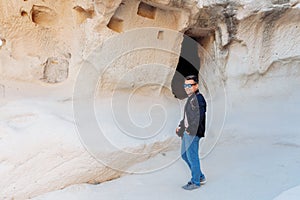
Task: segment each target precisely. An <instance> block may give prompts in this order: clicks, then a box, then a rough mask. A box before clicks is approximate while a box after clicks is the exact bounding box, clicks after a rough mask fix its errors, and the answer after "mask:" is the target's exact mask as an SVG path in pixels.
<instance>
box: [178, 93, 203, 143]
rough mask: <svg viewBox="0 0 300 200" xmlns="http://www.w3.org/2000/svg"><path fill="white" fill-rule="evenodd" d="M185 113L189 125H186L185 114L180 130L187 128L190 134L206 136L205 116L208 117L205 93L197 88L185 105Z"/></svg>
mask: <svg viewBox="0 0 300 200" xmlns="http://www.w3.org/2000/svg"><path fill="white" fill-rule="evenodd" d="M184 113H185V114H186V117H187V121H188V127H185V125H184V118H185V114H184V115H183V119H182V120H181V121H180V124H179V127H180V130H181V131H180V132H183V131H184V130H186V131H187V132H189V133H190V135H197V136H198V137H200V138H201V137H204V136H205V118H206V114H205V113H206V101H205V99H204V97H203V95H202V94H201V93H200V92H199V90H197V91H196V92H195V93H194V94H192V95H191V96H189V97H188V99H187V102H186V104H185V106H184Z"/></svg>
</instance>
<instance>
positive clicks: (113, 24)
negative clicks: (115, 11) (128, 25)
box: [107, 17, 124, 33]
mask: <svg viewBox="0 0 300 200" xmlns="http://www.w3.org/2000/svg"><path fill="white" fill-rule="evenodd" d="M123 22H124V20H122V19H119V18H117V17H112V18H111V19H110V21H109V23H108V24H107V27H108V28H110V29H111V30H113V31H116V32H118V33H121V32H122V31H123Z"/></svg>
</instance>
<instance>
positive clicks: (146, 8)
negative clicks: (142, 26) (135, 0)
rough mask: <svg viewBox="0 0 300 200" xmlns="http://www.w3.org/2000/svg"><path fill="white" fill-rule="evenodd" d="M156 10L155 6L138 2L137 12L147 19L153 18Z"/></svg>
mask: <svg viewBox="0 0 300 200" xmlns="http://www.w3.org/2000/svg"><path fill="white" fill-rule="evenodd" d="M156 11H157V8H156V7H154V6H151V5H149V4H146V3H144V2H141V3H140V4H139V7H138V11H137V14H138V15H140V16H142V17H146V18H149V19H155V15H156Z"/></svg>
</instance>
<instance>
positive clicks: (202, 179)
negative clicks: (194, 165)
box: [200, 176, 206, 185]
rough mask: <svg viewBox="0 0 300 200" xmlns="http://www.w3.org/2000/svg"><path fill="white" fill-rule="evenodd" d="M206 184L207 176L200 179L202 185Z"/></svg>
mask: <svg viewBox="0 0 300 200" xmlns="http://www.w3.org/2000/svg"><path fill="white" fill-rule="evenodd" d="M205 183H206V178H205V176H203V177H201V178H200V185H203V184H205Z"/></svg>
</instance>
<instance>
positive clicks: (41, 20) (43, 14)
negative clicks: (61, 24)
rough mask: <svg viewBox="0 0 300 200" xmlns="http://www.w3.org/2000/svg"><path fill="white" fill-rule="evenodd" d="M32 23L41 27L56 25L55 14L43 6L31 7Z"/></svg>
mask: <svg viewBox="0 0 300 200" xmlns="http://www.w3.org/2000/svg"><path fill="white" fill-rule="evenodd" d="M31 19H32V22H34V23H36V24H39V25H43V26H51V25H54V24H55V23H57V20H58V19H57V14H56V12H55V11H54V10H52V9H51V8H48V7H45V6H37V5H33V7H32V9H31Z"/></svg>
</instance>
